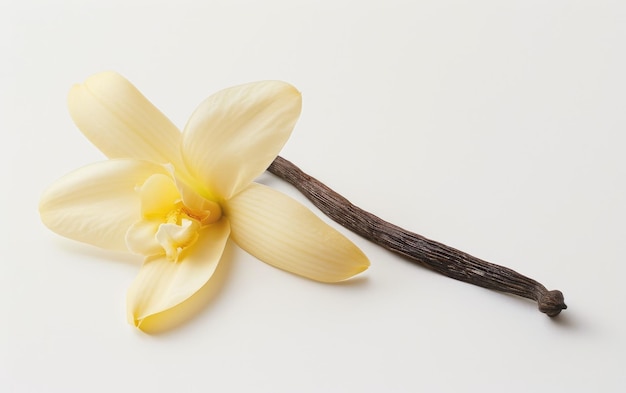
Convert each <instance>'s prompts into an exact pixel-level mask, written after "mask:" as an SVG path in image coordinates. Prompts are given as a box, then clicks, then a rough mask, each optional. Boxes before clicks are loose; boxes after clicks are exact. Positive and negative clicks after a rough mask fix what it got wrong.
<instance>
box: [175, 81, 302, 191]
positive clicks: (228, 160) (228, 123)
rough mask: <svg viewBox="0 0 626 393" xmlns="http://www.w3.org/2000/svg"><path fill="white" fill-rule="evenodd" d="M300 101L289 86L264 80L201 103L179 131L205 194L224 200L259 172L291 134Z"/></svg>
mask: <svg viewBox="0 0 626 393" xmlns="http://www.w3.org/2000/svg"><path fill="white" fill-rule="evenodd" d="M301 101H302V99H301V96H300V93H299V92H298V91H297V90H296V89H295V88H294V87H293V86H291V85H289V84H287V83H285V82H278V81H266V82H257V83H250V84H246V85H242V86H236V87H232V88H230V89H226V90H222V91H220V92H218V93H216V94H214V95H212V96H211V97H209V98H208V99H206V100H205V101H204V102H203V103H202V104H200V106H199V107H198V109H196V111H195V112H194V113H193V115H192V116H191V118H190V120H189V123H188V124H187V126H186V127H185V130H184V132H183V158H184V160H185V163H186V164H187V169H188V170H189V171H190V173H191V174H192V175H193V176H194V177H195V178H196V179H197V180H198V181H199V184H201V185H202V187H204V191H205V193H206V194H207V195H204V196H205V197H209V198H211V197H213V198H215V197H217V198H223V199H228V198H230V197H231V196H233V195H235V194H236V193H237V192H239V191H240V190H242V189H243V188H245V187H246V186H247V185H248V184H249V183H250V182H251V181H252V180H253V179H254V178H256V177H257V176H259V175H260V174H261V173H263V171H265V169H267V167H268V166H269V165H270V163H271V162H272V161H273V160H274V158H275V157H276V156H277V155H278V153H279V152H280V149H281V148H282V147H283V145H284V144H285V142H286V141H287V139H288V138H289V135H290V134H291V131H292V130H293V127H294V125H295V124H296V121H297V120H298V117H299V115H300V109H301V103H302V102H301ZM194 186H195V185H194Z"/></svg>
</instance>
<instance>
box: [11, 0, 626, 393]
mask: <svg viewBox="0 0 626 393" xmlns="http://www.w3.org/2000/svg"><path fill="white" fill-rule="evenodd" d="M624 21H626V3H624V2H622V1H593V2H587V1H572V0H563V1H545V0H543V1H533V0H520V1H517V0H514V1H506V2H504V1H498V0H492V1H487V0H478V1H471V2H470V1H430V2H425V1H406V2H399V1H384V2H383V1H375V2H374V1H353V2H347V1H336V0H333V1H328V2H320V1H306V2H297V1H278V0H274V1H265V2H259V1H193V2H192V1H178V2H171V1H169V2H161V1H157V2H155V1H141V2H128V1H107V2H86V1H67V0H66V1H60V2H45V1H21V2H10V3H9V2H3V3H2V5H0V51H1V53H2V61H1V62H0V130H1V133H2V137H3V138H4V140H3V142H2V143H1V144H0V148H1V149H2V154H1V156H0V157H1V160H2V165H1V166H0V167H1V168H2V169H1V171H2V172H1V175H2V193H0V198H1V202H2V205H1V206H2V221H1V222H2V226H0V231H1V233H0V234H1V238H2V241H1V242H0V246H1V247H2V249H1V255H2V258H1V261H0V315H1V318H2V320H1V322H0V391H3V392H85V391H89V392H114V391H115V392H118V391H120V392H121V391H123V392H125V391H128V392H131V391H132V392H136V391H153V392H172V391H176V392H187V391H203V392H204V391H213V392H244V391H246V392H346V391H354V392H382V391H385V392H387V391H389V392H415V391H424V392H462V391H489V392H501V391H506V392H529V391H551V392H575V391H580V392H589V391H602V392H619V391H624V390H625V389H626V376H625V374H624V365H625V364H626V339H625V337H624V333H623V332H624V324H625V322H626V318H625V317H624V305H625V304H626V302H625V300H626V295H624V289H623V280H624V277H625V274H626V267H625V264H624V256H623V255H624V253H623V248H624V234H625V232H626V231H625V229H624V222H625V221H626V207H625V206H624V200H625V197H626V185H625V180H626V176H625V175H626V173H625V172H626V170H625V169H626V158H625V156H626V155H625V154H624V146H625V143H624V129H625V127H626V117H625V112H624V108H625V107H626V76H625V72H624V70H626V52H625V51H626V24H625V23H624ZM107 69H113V70H116V71H119V72H121V73H122V74H124V75H125V76H126V77H128V78H129V79H130V80H131V81H133V83H135V84H136V85H137V87H138V88H139V89H140V90H142V92H144V94H146V96H147V97H148V98H149V99H151V100H152V101H153V102H154V103H155V104H156V105H157V106H158V107H159V108H160V109H161V110H162V111H164V112H165V113H166V114H167V115H168V116H169V117H170V118H171V119H172V120H173V121H174V122H175V123H176V124H177V125H179V126H180V127H182V126H183V125H184V124H185V122H186V120H187V117H188V116H189V114H191V112H192V111H193V110H194V109H195V107H196V105H198V104H199V103H200V102H201V100H202V99H203V98H205V97H206V96H208V95H209V94H210V93H212V92H214V91H216V90H218V89H220V88H223V87H227V86H230V85H233V84H239V83H243V82H248V81H253V80H259V79H282V80H286V81H288V82H290V83H292V84H294V85H295V86H297V87H298V88H299V89H300V90H301V91H302V92H303V97H304V110H303V115H302V117H301V120H300V122H299V123H298V125H297V126H296V131H295V133H294V135H293V137H292V138H291V140H290V141H289V142H288V144H287V146H286V147H285V149H284V150H283V153H282V154H283V155H284V156H285V157H287V158H289V159H291V160H293V161H294V162H295V163H296V164H298V165H300V166H301V167H302V168H303V169H304V170H306V171H307V172H309V173H311V174H312V175H314V176H316V177H318V178H319V179H321V180H323V181H324V182H326V183H327V184H328V185H330V186H331V187H333V188H335V189H336V190H338V191H339V192H341V193H342V194H344V195H345V196H346V197H348V198H349V199H351V200H352V201H353V202H355V203H356V204H358V205H360V206H361V207H363V208H366V209H368V210H371V211H373V212H375V213H376V214H378V215H380V216H381V217H384V218H386V219H388V220H390V221H392V222H394V223H396V224H400V225H402V226H404V227H406V228H409V229H411V230H414V231H416V232H418V233H421V234H423V235H426V236H428V237H431V238H434V239H436V240H439V241H442V242H444V243H447V244H449V245H452V246H454V247H457V248H459V249H462V250H464V251H467V252H470V253H472V254H474V255H476V256H479V257H481V258H484V259H487V260H490V261H493V262H496V263H500V264H503V265H506V266H509V267H511V268H514V269H516V270H518V271H519V272H521V273H524V274H527V275H529V276H531V277H534V278H536V279H538V280H539V281H541V282H542V283H544V284H545V285H546V286H547V287H549V288H554V289H561V290H562V291H563V292H564V293H565V296H566V301H567V304H568V305H569V309H568V310H567V311H565V312H564V313H563V314H562V316H561V317H559V318H558V319H554V320H551V319H549V318H547V317H545V316H544V315H542V314H541V313H539V312H538V311H537V310H536V308H535V306H534V305H533V303H532V302H529V301H525V300H522V299H518V298H515V297H511V296H506V295H502V294H499V293H495V292H491V291H487V290H484V289H481V288H476V287H473V286H470V285H467V284H463V283H459V282H456V281H453V280H450V279H447V278H444V277H442V276H439V275H436V274H434V273H431V272H429V271H427V270H426V269H423V268H421V267H416V266H413V265H411V264H409V263H407V262H406V261H405V260H403V259H401V258H398V257H396V256H394V255H392V254H390V253H388V252H386V251H383V250H381V249H380V248H378V247H377V246H374V245H373V244H370V243H369V242H367V241H365V240H363V239H361V238H359V237H357V236H355V235H353V234H351V233H348V232H347V231H343V232H344V233H346V234H347V235H348V236H349V237H350V238H351V239H353V240H354V241H355V242H356V243H357V244H358V245H359V246H360V247H361V248H362V249H363V250H364V251H365V252H366V254H368V256H369V257H370V259H371V261H372V267H371V268H370V270H369V271H367V272H366V273H365V274H364V275H362V277H359V278H358V279H355V280H353V281H352V282H348V283H345V284H343V285H323V284H318V283H314V282H309V281H306V280H304V279H300V278H298V277H295V276H292V275H290V274H287V273H284V272H282V271H279V270H276V269H274V268H271V267H269V266H267V265H265V264H263V263H261V262H259V261H257V260H255V259H254V258H252V257H249V256H247V255H246V254H245V253H244V252H242V251H240V250H237V249H236V248H234V247H233V249H232V250H231V253H232V262H231V263H230V264H227V265H224V266H222V268H221V270H220V271H221V273H222V275H223V278H224V279H223V284H222V285H221V287H220V288H215V290H213V289H211V290H209V291H208V292H207V297H210V296H209V295H212V294H213V293H212V292H215V293H214V294H213V297H212V300H211V301H210V302H208V304H204V305H202V304H201V305H200V306H201V307H200V310H201V311H200V312H199V313H198V314H197V316H196V317H195V318H193V319H191V320H190V321H189V322H188V323H186V324H184V325H183V326H180V327H179V328H177V329H175V330H172V331H170V332H168V333H164V334H160V335H153V336H150V335H146V334H143V333H141V332H139V331H137V330H135V329H134V328H133V327H131V326H130V325H128V324H127V323H126V319H125V309H124V307H125V300H124V298H125V292H126V289H127V288H128V286H129V284H130V282H131V281H132V280H133V277H134V276H135V274H136V272H137V271H138V267H139V263H140V262H139V260H138V259H136V258H134V257H130V256H126V255H117V254H112V253H106V252H103V251H100V250H95V249H92V248H89V247H87V246H83V245H79V244H76V243H73V242H71V241H69V240H65V239H62V238H59V237H58V236H56V235H54V234H53V233H51V232H49V231H48V230H47V229H45V228H44V227H43V226H42V225H41V223H40V221H39V217H38V213H37V203H38V198H39V194H40V193H41V191H42V190H43V189H44V188H45V187H46V185H47V184H49V183H51V182H52V181H54V180H55V179H56V178H58V177H60V176H61V175H63V174H65V173H66V172H68V171H70V170H72V169H74V168H77V167H79V166H82V165H85V164H87V163H90V162H93V161H96V160H101V159H102V156H101V154H100V153H99V152H98V151H97V150H96V149H95V148H94V147H92V146H91V145H90V144H89V142H88V141H87V140H86V139H85V138H84V137H83V136H82V135H81V134H80V132H79V131H78V130H77V129H76V128H75V127H74V125H73V124H72V122H71V120H70V118H69V115H68V114H67V110H66V107H65V97H66V94H67V91H68V90H69V87H70V86H71V85H72V84H73V83H76V82H80V81H82V80H84V79H85V78H86V77H87V76H89V75H91V74H93V73H96V72H99V71H103V70H107ZM261 180H262V181H263V182H265V183H267V184H270V185H273V186H276V187H277V188H279V189H281V190H284V191H285V192H287V193H289V194H291V195H293V196H295V197H296V198H298V199H299V200H301V201H304V199H303V198H302V197H301V196H299V195H298V194H297V193H296V192H295V191H293V190H292V189H290V188H289V187H287V186H285V185H284V184H283V183H282V182H280V181H278V180H276V179H274V178H272V177H271V176H264V177H263V179H261Z"/></svg>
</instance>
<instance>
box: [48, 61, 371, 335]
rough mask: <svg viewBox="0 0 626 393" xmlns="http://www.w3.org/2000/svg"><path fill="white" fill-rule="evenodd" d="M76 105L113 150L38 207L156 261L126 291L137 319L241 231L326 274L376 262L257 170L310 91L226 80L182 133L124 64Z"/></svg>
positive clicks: (272, 259)
mask: <svg viewBox="0 0 626 393" xmlns="http://www.w3.org/2000/svg"><path fill="white" fill-rule="evenodd" d="M68 105H69V110H70V114H71V116H72V118H73V120H74V122H75V123H76V125H77V126H78V128H79V129H80V130H81V131H82V132H83V133H84V134H85V136H87V138H88V139H89V140H90V141H91V142H92V143H93V144H94V145H95V146H97V147H98V148H99V149H100V150H101V151H102V152H103V153H104V154H105V155H106V156H107V157H108V158H109V160H108V161H104V162H99V163H95V164H91V165H88V166H85V167H83V168H81V169H78V170H76V171H74V172H72V173H70V174H68V175H66V176H64V177H63V178H61V179H60V180H58V181H57V182H56V183H54V184H53V185H52V186H50V187H49V188H48V189H47V190H46V191H45V192H44V194H43V196H42V198H41V202H40V206H39V211H40V214H41V219H42V221H43V222H44V224H45V225H46V226H48V227H49V228H50V229H51V230H53V231H54V232H56V233H58V234H60V235H63V236H65V237H68V238H71V239H74V240H78V241H81V242H85V243H89V244H92V245H95V246H99V247H103V248H107V249H112V250H124V251H130V252H132V253H135V254H140V255H143V256H144V257H145V261H144V263H143V265H142V267H141V269H140V271H139V275H138V277H137V278H136V279H135V281H134V282H133V284H132V285H131V287H130V288H129V291H128V294H127V303H128V304H127V307H128V316H129V320H130V321H131V323H133V324H134V325H135V326H137V327H141V324H142V323H143V322H144V321H146V320H147V319H148V318H150V317H153V316H156V315H158V314H159V313H161V312H163V311H166V310H169V309H172V308H174V307H176V306H178V305H180V304H181V303H182V302H184V301H185V300H186V299H188V298H189V297H190V296H192V295H193V294H194V293H196V292H197V291H198V290H199V289H200V288H201V287H203V286H204V285H205V284H206V283H207V282H208V281H209V279H210V278H211V276H212V275H213V273H214V271H215V269H216V267H217V265H218V263H219V261H220V259H221V258H222V254H223V251H224V248H225V245H226V242H227V240H228V239H229V237H230V238H232V239H233V240H234V241H235V242H236V243H237V244H238V245H239V246H240V247H241V248H243V249H244V250H246V251H247V252H249V253H250V254H252V255H254V256H256V257H257V258H258V259H260V260H262V261H264V262H266V263H268V264H270V265H273V266H275V267H278V268H280V269H284V270H287V271H289V272H292V273H295V274H298V275H301V276H304V277H307V278H310V279H313V280H317V281H322V282H337V281H341V280H345V279H347V278H349V277H352V276H353V275H355V274H358V273H360V272H362V271H364V270H365V269H367V267H368V266H369V261H368V260H367V258H366V257H365V255H364V254H363V253H362V252H361V251H360V250H359V249H358V248H357V247H356V246H355V245H354V244H353V243H352V242H350V241H349V240H348V239H347V238H346V237H344V236H343V235H341V234H340V233H339V232H337V231H336V230H335V229H333V228H331V227H330V226H328V225H327V224H325V223H324V222H323V221H322V220H321V219H319V218H318V217H317V216H315V215H314V214H313V213H312V212H311V211H309V210H308V209H307V208H305V207H304V206H302V205H301V204H300V203H298V202H296V201H295V200H293V199H291V198H290V197H288V196H286V195H284V194H282V193H280V192H278V191H275V190H273V189H271V188H269V187H267V186H264V185H261V184H258V183H254V182H253V180H254V179H255V178H256V177H257V176H259V175H260V174H261V173H263V172H264V171H265V169H266V168H267V167H268V166H269V164H270V163H271V162H272V161H273V160H274V158H275V157H276V156H277V154H278V152H279V151H280V149H281V148H282V147H283V145H284V144H285V142H286V141H287V139H288V138H289V135H290V134H291V131H292V129H293V127H294V125H295V123H296V121H297V119H298V117H299V115H300V110H301V96H300V93H299V92H298V91H297V90H296V89H295V88H294V87H293V86H291V85H289V84H287V83H284V82H278V81H265V82H257V83H250V84H246V85H241V86H236V87H232V88H229V89H226V90H222V91H220V92H218V93H216V94H214V95H212V96H211V97H209V98H208V99H206V100H205V101H204V102H203V103H201V104H200V106H199V107H198V108H197V109H196V111H195V112H194V113H193V114H192V116H191V118H190V119H189V122H188V123H187V125H186V127H185V129H184V131H183V132H182V133H181V132H180V131H179V130H178V129H177V128H176V126H174V125H173V124H172V123H171V122H170V121H169V120H168V119H167V118H166V117H165V116H164V115H163V114H162V113H161V112H160V111H159V110H158V109H157V108H155V107H154V106H153V105H152V104H151V103H150V102H149V101H148V100H147V99H146V98H145V97H144V96H143V95H142V94H141V93H140V92H139V91H138V90H137V89H136V88H135V87H134V86H133V85H132V84H131V83H130V82H128V81H127V80H126V79H124V78H123V77H122V76H120V75H119V74H116V73H113V72H105V73H101V74H97V75H94V76H92V77H90V78H88V79H87V81H85V83H83V84H80V85H76V86H74V87H73V88H72V90H71V91H70V94H69V98H68Z"/></svg>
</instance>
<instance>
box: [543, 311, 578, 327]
mask: <svg viewBox="0 0 626 393" xmlns="http://www.w3.org/2000/svg"><path fill="white" fill-rule="evenodd" d="M550 322H552V324H554V325H556V326H559V327H561V328H564V329H569V330H578V329H580V328H581V325H580V323H579V322H577V321H576V316H575V314H573V313H572V312H571V311H570V312H568V311H567V310H563V311H561V313H560V314H559V315H557V316H555V317H552V318H550Z"/></svg>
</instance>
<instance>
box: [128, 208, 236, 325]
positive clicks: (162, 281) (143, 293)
mask: <svg viewBox="0 0 626 393" xmlns="http://www.w3.org/2000/svg"><path fill="white" fill-rule="evenodd" d="M229 233H230V228H229V225H228V221H227V220H221V221H219V222H217V223H215V224H213V225H210V226H208V227H206V228H204V229H203V230H202V231H201V232H200V237H199V238H198V240H197V242H196V243H195V244H194V245H193V246H191V247H189V248H187V249H185V250H184V251H183V255H181V258H180V259H179V261H178V262H172V261H170V260H168V259H167V258H166V257H165V256H162V257H153V258H148V259H147V260H146V262H145V263H144V265H143V266H142V268H141V270H140V272H139V275H138V276H137V278H136V279H135V281H134V282H133V284H132V285H131V287H130V288H129V290H128V295H127V306H128V317H129V321H130V322H131V323H132V324H134V325H135V326H137V327H139V328H141V324H142V323H143V322H144V321H145V320H146V319H149V318H150V317H151V316H155V315H157V314H159V313H161V312H163V311H166V310H169V309H171V308H172V307H176V306H177V305H179V304H181V303H182V302H184V301H185V300H186V299H188V298H189V297H190V296H192V295H193V294H194V293H196V292H197V291H198V290H199V289H200V288H202V286H203V285H205V284H206V283H207V281H209V279H210V278H211V276H212V275H213V272H214V271H215V268H216V267H217V265H218V262H219V260H220V258H221V256H222V253H223V251H224V248H225V246H226V241H227V240H228V236H229ZM152 328H155V327H154V326H152Z"/></svg>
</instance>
